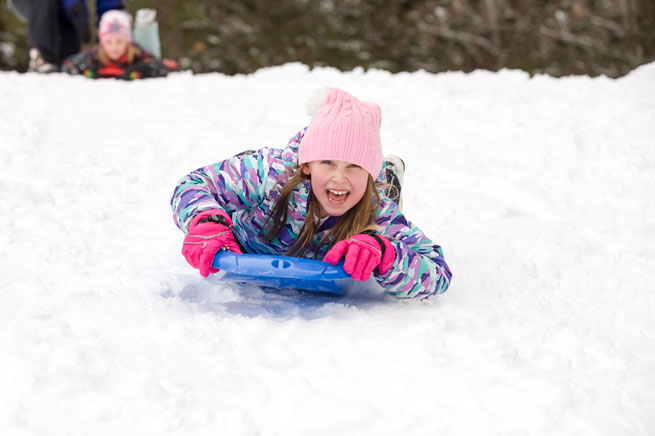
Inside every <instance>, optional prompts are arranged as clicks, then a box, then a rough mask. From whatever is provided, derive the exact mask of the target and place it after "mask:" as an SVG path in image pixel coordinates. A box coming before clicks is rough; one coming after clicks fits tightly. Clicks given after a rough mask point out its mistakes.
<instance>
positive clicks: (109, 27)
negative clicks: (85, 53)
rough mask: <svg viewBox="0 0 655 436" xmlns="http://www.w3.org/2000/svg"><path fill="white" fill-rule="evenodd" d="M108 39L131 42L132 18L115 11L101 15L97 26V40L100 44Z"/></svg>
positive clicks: (122, 12)
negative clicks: (113, 38)
mask: <svg viewBox="0 0 655 436" xmlns="http://www.w3.org/2000/svg"><path fill="white" fill-rule="evenodd" d="M108 37H115V38H118V39H123V40H125V41H128V42H132V16H131V15H130V14H128V13H127V12H125V11H121V10H117V9H113V10H111V11H107V12H105V13H104V14H102V18H100V25H99V26H98V39H99V40H100V41H101V42H102V40H104V39H105V38H108Z"/></svg>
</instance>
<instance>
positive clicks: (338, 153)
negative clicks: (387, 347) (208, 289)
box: [171, 88, 451, 298]
mask: <svg viewBox="0 0 655 436" xmlns="http://www.w3.org/2000/svg"><path fill="white" fill-rule="evenodd" d="M315 98H316V99H317V101H316V104H317V105H318V109H317V110H316V113H315V115H314V116H313V118H312V120H311V122H310V124H309V126H308V127H307V128H306V129H305V130H304V131H301V132H299V133H298V134H296V136H295V137H293V138H291V140H290V142H289V144H288V145H287V146H286V148H284V149H276V148H263V149H261V150H258V151H257V152H254V153H252V154H245V155H237V156H234V157H232V158H230V159H227V160H224V161H222V162H218V163H216V164H214V165H211V166H207V167H204V168H200V169H198V170H196V171H193V172H192V173H190V174H189V175H188V176H186V177H184V178H183V179H182V180H181V181H180V182H179V184H178V186H177V187H176V188H175V192H174V194H173V197H172V199H171V207H172V210H173V215H174V220H175V222H176V224H177V226H178V227H179V228H180V229H181V230H182V231H183V232H184V233H185V235H186V236H185V238H184V243H183V246H182V253H183V255H184V257H185V259H186V260H187V262H188V263H189V264H190V265H191V266H193V267H194V268H197V269H199V270H200V274H201V275H202V276H203V277H207V276H208V275H209V274H210V273H215V272H218V270H217V269H215V268H213V267H212V260H213V258H214V255H215V254H216V252H217V251H218V250H221V249H223V250H225V249H227V250H231V251H233V252H236V253H242V252H247V253H256V254H273V255H287V256H296V257H305V258H315V259H322V260H323V261H325V262H329V263H331V264H333V265H336V264H337V263H338V262H339V261H340V260H341V259H344V261H345V262H344V270H345V271H346V272H347V273H348V274H350V275H351V276H352V278H353V279H354V280H368V278H369V277H370V276H371V275H373V276H374V277H375V280H376V281H377V282H378V283H379V284H380V285H381V286H382V287H383V288H385V289H387V290H388V291H390V292H392V293H393V294H395V295H396V296H398V297H419V298H424V297H429V296H430V295H433V294H437V293H442V292H445V291H446V288H447V287H448V285H449V283H450V279H451V272H450V269H449V268H448V265H446V262H445V261H444V258H443V253H442V251H441V247H439V246H438V245H436V244H435V243H433V242H432V241H431V240H430V239H428V238H427V237H426V236H425V235H424V234H423V232H421V230H419V229H418V227H416V226H415V225H413V224H412V223H410V222H409V221H408V220H407V219H406V218H405V216H404V215H403V214H402V213H401V211H400V209H399V207H398V205H397V204H396V202H394V201H392V200H391V199H389V198H388V197H387V196H386V193H385V190H384V183H385V180H386V171H385V168H383V157H382V156H383V155H382V147H381V142H380V123H381V111H380V107H379V106H378V105H377V104H375V103H368V102H363V101H360V100H358V99H357V98H355V97H354V96H352V95H350V94H348V93H346V92H344V91H342V90H340V89H338V88H331V89H329V91H327V95H326V93H323V94H322V95H318V96H315ZM396 159H398V158H396ZM396 168H397V169H400V168H398V165H396ZM396 176H398V174H396ZM376 180H377V183H376Z"/></svg>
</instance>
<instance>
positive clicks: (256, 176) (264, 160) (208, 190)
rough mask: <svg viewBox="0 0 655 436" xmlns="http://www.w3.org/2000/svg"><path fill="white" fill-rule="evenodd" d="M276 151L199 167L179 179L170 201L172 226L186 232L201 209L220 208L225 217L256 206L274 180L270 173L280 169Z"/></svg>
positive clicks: (265, 149) (260, 151)
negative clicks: (225, 213) (173, 223)
mask: <svg viewBox="0 0 655 436" xmlns="http://www.w3.org/2000/svg"><path fill="white" fill-rule="evenodd" d="M280 152H281V151H280V150H276V149H268V148H264V149H261V150H259V151H258V152H257V153H255V154H250V155H242V156H234V157H231V158H229V159H226V160H224V161H221V162H218V163H215V164H213V165H209V166H206V167H203V168H199V169H197V170H195V171H193V172H191V173H190V174H189V175H187V176H186V177H184V178H182V179H181V180H180V181H179V183H178V185H177V186H176V187H175V191H174V192H173V196H172V198H171V209H172V210H173V219H174V221H175V224H176V225H177V226H178V227H179V228H180V230H182V231H183V232H184V233H186V232H187V230H188V227H189V223H190V222H191V219H192V218H193V217H194V216H195V215H196V214H198V213H199V212H202V211H204V210H208V209H222V210H224V211H225V212H227V213H228V214H229V213H231V212H234V211H237V210H242V209H248V208H250V207H252V206H255V205H257V204H259V203H260V202H261V201H262V199H263V197H264V193H265V192H266V191H267V189H268V188H269V185H271V184H274V183H275V181H276V179H277V177H276V175H275V174H272V173H276V172H277V171H278V169H279V168H280V166H283V163H281V161H280V159H279V155H280ZM269 175H270V177H269Z"/></svg>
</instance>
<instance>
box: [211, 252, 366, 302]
mask: <svg viewBox="0 0 655 436" xmlns="http://www.w3.org/2000/svg"><path fill="white" fill-rule="evenodd" d="M212 266H213V267H214V268H218V269H220V270H221V271H220V272H219V273H217V274H216V277H217V278H219V279H221V280H231V281H237V282H247V283H252V284H255V285H259V286H267V287H273V288H278V289H297V290H301V291H313V292H327V293H330V294H337V295H343V294H345V293H346V292H348V289H350V287H351V286H352V284H353V279H352V277H350V275H348V274H347V273H346V272H345V271H344V270H343V262H341V263H340V264H339V265H336V266H333V265H330V264H329V263H327V262H323V261H320V260H312V259H302V258H298V257H286V256H273V255H264V254H237V253H233V252H231V251H219V252H218V253H216V256H215V257H214V262H213V263H212Z"/></svg>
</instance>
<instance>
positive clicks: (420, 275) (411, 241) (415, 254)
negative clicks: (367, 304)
mask: <svg viewBox="0 0 655 436" xmlns="http://www.w3.org/2000/svg"><path fill="white" fill-rule="evenodd" d="M381 206H382V209H381V211H380V213H379V215H378V219H377V223H378V224H379V225H381V226H383V230H382V235H384V236H386V237H387V238H388V239H389V240H390V241H391V244H392V245H393V247H394V249H395V250H396V258H395V260H394V263H393V266H392V267H391V269H390V270H389V271H388V272H387V273H385V274H380V275H377V276H376V278H377V280H378V282H379V283H380V285H381V286H383V287H384V288H386V289H387V290H389V291H390V292H392V293H393V294H394V295H396V296H397V297H401V298H408V297H418V298H426V297H429V296H431V295H434V294H441V293H443V292H446V289H447V288H448V285H449V284H450V279H451V277H452V273H451V271H450V268H449V267H448V265H447V264H446V261H445V260H444V257H443V252H442V250H441V247H440V246H439V245H436V244H434V243H433V242H432V241H431V240H430V239H428V238H427V237H426V236H425V235H424V234H423V232H422V231H421V230H420V229H419V228H418V227H416V226H415V225H414V224H412V223H411V222H409V221H407V219H406V218H405V216H404V215H403V214H402V213H401V212H400V211H399V210H398V207H397V206H396V205H395V204H394V203H392V202H390V201H385V200H383V202H382V205H381Z"/></svg>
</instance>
